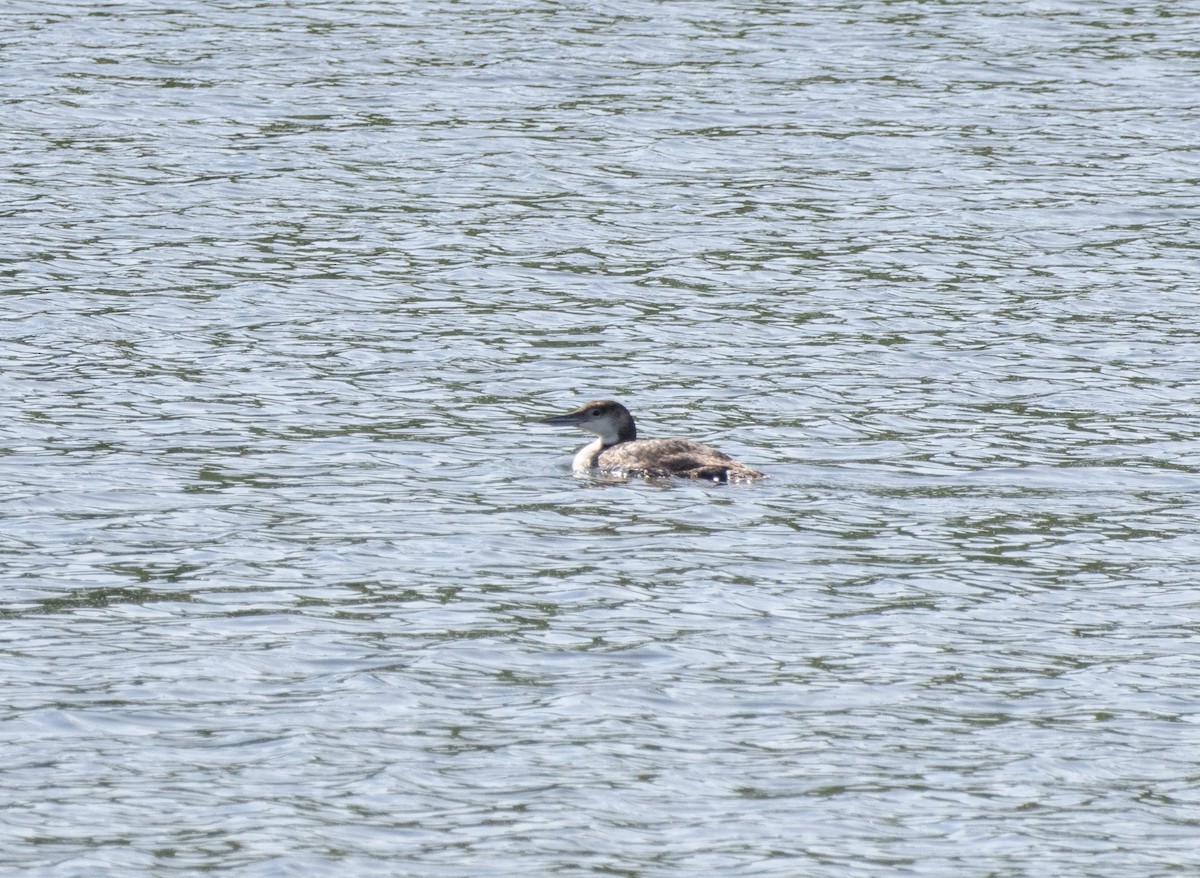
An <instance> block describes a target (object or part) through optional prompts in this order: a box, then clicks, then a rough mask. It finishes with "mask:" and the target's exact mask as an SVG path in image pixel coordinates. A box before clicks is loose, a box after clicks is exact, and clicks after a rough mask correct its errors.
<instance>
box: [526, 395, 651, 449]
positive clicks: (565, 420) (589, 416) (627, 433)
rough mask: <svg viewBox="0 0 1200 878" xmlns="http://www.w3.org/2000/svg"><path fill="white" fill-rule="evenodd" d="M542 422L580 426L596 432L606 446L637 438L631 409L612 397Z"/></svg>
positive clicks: (595, 401)
mask: <svg viewBox="0 0 1200 878" xmlns="http://www.w3.org/2000/svg"><path fill="white" fill-rule="evenodd" d="M541 423H543V424H554V425H555V426H556V427H578V428H579V429H580V430H586V431H587V432H589V433H595V434H596V435H597V436H599V437H600V439H601V441H602V442H603V443H604V444H605V445H606V446H607V445H616V444H617V443H619V442H632V441H633V440H634V439H636V438H637V427H635V426H634V425H633V415H631V414H629V409H627V408H625V406H623V405H621V404H620V403H619V402H616V401H615V400H611V399H596V400H593V401H592V402H585V403H584V404H583V405H581V406H580V407H579V408H577V409H575V411H573V412H570V413H569V414H565V415H555V416H554V417H553V418H546V419H544V420H543V421H542V422H541Z"/></svg>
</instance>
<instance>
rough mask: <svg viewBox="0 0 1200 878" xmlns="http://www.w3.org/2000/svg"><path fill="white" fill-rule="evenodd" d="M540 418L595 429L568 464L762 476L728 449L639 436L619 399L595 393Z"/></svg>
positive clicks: (629, 471)
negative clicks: (574, 405)
mask: <svg viewBox="0 0 1200 878" xmlns="http://www.w3.org/2000/svg"><path fill="white" fill-rule="evenodd" d="M541 423H543V424H553V425H555V426H561V427H578V428H579V429H581V430H586V431H587V432H589V433H595V434H596V435H597V438H596V441H595V442H592V443H591V444H589V445H587V446H585V447H584V448H583V449H582V450H580V452H579V453H578V454H576V455H575V462H574V464H572V469H573V470H575V472H577V473H578V472H587V471H588V470H594V469H598V470H601V471H602V472H615V473H621V474H626V475H640V476H650V477H654V476H683V477H685V478H690V479H706V480H708V481H713V482H739V481H747V480H749V479H763V478H766V477H767V476H766V474H765V473H760V472H758V471H757V470H752V469H750V467H748V466H746V465H745V464H744V463H739V462H738V461H736V460H734V459H733V458H732V457H730V456H729V455H728V454H725V453H724V452H721V451H717V449H715V448H713V447H712V446H710V445H704V444H702V443H700V442H693V441H692V440H690V439H639V438H638V437H637V427H635V426H634V424H633V415H631V414H629V410H628V409H627V408H625V406H623V405H621V404H620V403H619V402H614V401H613V400H611V399H599V400H595V401H593V402H589V403H584V404H583V405H581V406H580V407H579V408H577V409H576V410H575V411H573V412H571V413H569V414H566V415H556V416H555V417H553V418H545V419H544V420H542V421H541Z"/></svg>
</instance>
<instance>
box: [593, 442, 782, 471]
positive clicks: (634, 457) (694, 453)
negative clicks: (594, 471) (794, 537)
mask: <svg viewBox="0 0 1200 878" xmlns="http://www.w3.org/2000/svg"><path fill="white" fill-rule="evenodd" d="M596 463H597V465H598V466H599V467H600V468H601V469H608V470H620V471H622V472H629V473H639V474H642V475H647V476H684V477H685V478H692V479H706V480H709V481H714V482H727V481H729V480H731V479H733V480H737V479H756V478H762V476H763V474H762V473H760V472H756V471H755V470H752V469H750V467H748V466H746V465H745V464H742V463H739V462H738V461H736V460H734V459H733V458H732V457H730V456H729V455H728V454H725V453H724V452H722V451H717V449H715V448H713V447H712V446H711V445H704V444H703V443H700V442H693V441H692V440H690V439H638V440H635V441H633V442H621V443H619V444H617V445H613V446H610V447H609V448H606V449H604V450H603V451H601V452H600V454H599V455H598V457H597V459H596Z"/></svg>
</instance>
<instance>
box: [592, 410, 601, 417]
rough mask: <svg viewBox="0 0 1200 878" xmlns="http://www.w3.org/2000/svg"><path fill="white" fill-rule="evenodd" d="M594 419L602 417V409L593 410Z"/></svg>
mask: <svg viewBox="0 0 1200 878" xmlns="http://www.w3.org/2000/svg"><path fill="white" fill-rule="evenodd" d="M592 417H593V418H598V417H600V409H592Z"/></svg>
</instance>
